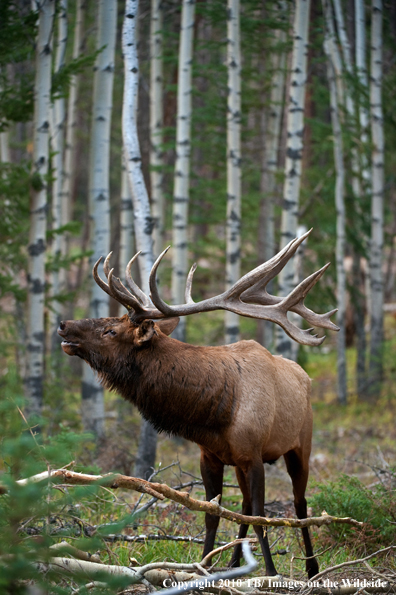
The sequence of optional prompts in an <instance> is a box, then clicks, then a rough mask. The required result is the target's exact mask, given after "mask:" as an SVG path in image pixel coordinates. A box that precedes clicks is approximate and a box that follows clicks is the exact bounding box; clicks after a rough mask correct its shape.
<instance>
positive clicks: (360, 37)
mask: <svg viewBox="0 0 396 595" xmlns="http://www.w3.org/2000/svg"><path fill="white" fill-rule="evenodd" d="M355 37H356V40H355V46H356V47H355V55H356V71H357V75H358V79H359V82H360V84H361V87H362V88H364V89H368V80H367V61H366V19H365V6H364V0H355ZM359 97H360V98H361V97H362V92H360V93H359ZM359 123H360V140H361V142H362V143H363V145H365V144H367V143H368V141H369V135H368V128H369V113H368V110H367V108H366V106H365V103H364V98H363V99H361V100H360V101H359ZM361 167H362V177H363V180H366V182H369V181H370V178H371V172H370V169H369V167H368V163H367V159H366V156H365V154H364V152H362V155H361ZM364 190H366V191H368V188H367V187H366V188H364Z"/></svg>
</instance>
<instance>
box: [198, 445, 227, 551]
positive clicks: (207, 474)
mask: <svg viewBox="0 0 396 595" xmlns="http://www.w3.org/2000/svg"><path fill="white" fill-rule="evenodd" d="M223 473H224V465H223V463H222V462H221V461H220V459H218V458H217V457H216V456H215V455H213V454H211V453H209V452H207V451H205V450H203V449H201V475H202V480H203V483H204V486H205V493H206V500H208V501H209V500H212V499H213V498H216V496H218V495H219V494H220V495H222V493H223ZM219 521H220V517H218V516H217V515H214V514H209V513H206V514H205V527H206V535H205V544H204V549H203V554H202V557H203V558H204V557H205V556H206V555H207V554H209V552H211V551H212V550H213V546H214V542H215V538H216V531H217V527H218V526H219Z"/></svg>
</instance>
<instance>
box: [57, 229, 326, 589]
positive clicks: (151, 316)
mask: <svg viewBox="0 0 396 595" xmlns="http://www.w3.org/2000/svg"><path fill="white" fill-rule="evenodd" d="M305 237H306V235H305V236H302V238H299V239H297V240H293V241H292V242H290V244H288V246H286V247H285V248H284V249H283V250H282V251H281V252H280V253H279V254H278V255H276V256H275V257H274V258H273V259H271V260H270V261H268V262H267V263H264V264H263V265H261V266H260V267H257V269H255V270H254V271H252V272H251V273H248V275H245V277H242V279H241V280H240V281H238V283H237V284H236V285H235V286H234V287H233V288H232V289H231V290H228V291H227V292H225V293H224V294H222V295H221V296H217V297H215V298H211V299H209V300H204V301H203V302H200V303H198V304H195V303H194V302H193V301H192V299H191V284H192V275H193V272H194V270H195V268H194V267H193V268H192V270H191V272H190V275H189V277H188V280H187V289H186V304H185V305H182V306H174V307H171V306H168V305H167V304H165V303H164V302H163V301H162V300H161V298H160V297H159V295H158V290H157V288H156V283H155V274H156V269H157V267H158V264H159V262H160V260H161V258H162V256H163V254H164V253H163V254H162V255H161V256H160V257H159V259H158V260H157V261H156V263H155V264H154V266H153V269H152V272H151V277H150V289H151V299H152V302H151V301H150V300H149V298H148V297H147V296H145V294H144V293H143V292H141V290H140V289H139V288H138V287H137V286H136V284H135V283H134V281H133V280H132V278H131V275H130V265H129V266H128V267H127V282H128V285H129V288H130V290H131V291H129V290H127V289H126V288H125V287H124V285H123V284H122V283H121V281H120V280H119V279H118V278H116V277H114V276H113V271H112V270H110V269H109V264H108V258H109V257H108V258H107V259H106V261H105V265H104V271H105V274H106V277H107V280H108V283H105V282H104V281H103V280H101V279H100V277H99V276H98V273H97V268H98V264H99V262H100V261H98V263H96V265H95V267H94V277H95V280H96V281H97V283H99V285H100V286H101V287H102V288H103V289H104V291H106V292H107V293H109V294H110V295H112V296H113V297H115V298H116V299H117V300H118V301H119V302H121V303H122V304H123V305H124V306H125V307H126V308H127V309H128V314H126V315H125V316H123V317H121V318H104V319H88V320H80V321H66V322H62V323H61V324H60V328H59V330H58V332H59V334H60V335H61V336H62V338H63V342H62V348H63V350H64V351H65V352H66V353H67V354H68V355H77V356H79V357H81V358H82V359H84V360H85V361H86V362H87V363H88V364H89V365H90V366H91V367H92V368H93V369H94V370H96V372H97V373H98V375H99V378H100V379H101V381H102V383H103V384H104V385H105V386H106V387H107V388H109V389H114V390H116V391H117V392H119V393H120V394H121V395H122V396H123V397H124V398H125V399H127V400H129V401H132V402H133V403H134V404H135V405H136V406H137V407H138V409H139V410H140V412H141V413H142V415H143V416H144V417H145V418H146V419H148V420H149V421H151V422H152V424H153V425H154V427H155V428H156V429H157V430H158V431H163V432H167V433H169V434H174V435H177V436H183V437H184V438H186V439H188V440H192V441H194V442H196V443H197V444H198V445H199V446H200V449H201V473H202V478H203V482H204V485H205V490H206V498H207V499H208V500H211V499H212V498H215V497H216V496H218V495H219V494H220V495H221V493H222V485H223V470H224V465H232V466H234V467H235V470H236V476H237V479H238V483H239V486H240V488H241V491H242V495H243V504H242V511H243V513H244V514H246V515H257V516H264V487H265V478H264V467H263V463H265V462H267V463H272V462H274V461H276V460H277V459H278V458H280V457H281V456H283V457H284V459H285V462H286V466H287V470H288V473H289V475H290V477H291V480H292V483H293V493H294V503H295V508H296V514H297V516H298V518H306V517H307V504H306V500H305V489H306V485H307V481H308V472H309V456H310V452H311V439H312V411H311V404H310V392H311V386H310V380H309V378H308V376H307V374H306V373H305V372H304V371H303V370H302V368H301V367H300V366H298V365H297V364H296V363H294V362H292V361H290V360H287V359H283V358H282V357H279V356H273V355H271V354H270V353H269V352H268V351H267V350H266V349H265V348H264V347H262V346H261V345H259V344H258V343H256V342H255V341H239V342H238V343H235V344H232V345H225V346H221V347H198V346H193V345H188V344H185V343H181V342H179V341H176V340H175V339H172V338H170V337H169V336H168V335H170V333H171V332H172V330H173V329H174V328H175V327H176V325H177V323H178V320H179V319H178V316H183V315H187V314H190V313H194V312H199V311H208V310H214V309H218V308H223V309H231V310H232V311H237V312H238V313H239V314H243V315H247V316H254V317H257V318H264V319H266V320H272V321H274V322H276V323H277V324H280V325H281V326H282V327H283V328H284V329H285V331H286V332H287V333H288V334H289V335H290V336H291V337H293V338H294V339H296V340H297V341H299V342H300V343H305V344H311V345H315V344H319V343H321V342H322V340H323V338H322V339H319V338H317V337H316V336H312V335H311V334H309V332H308V331H303V330H301V329H299V328H298V327H296V326H294V325H293V324H292V323H291V322H290V321H289V320H288V319H287V311H288V310H294V311H296V312H298V313H300V314H301V315H302V316H304V318H305V319H306V320H308V321H309V322H311V323H314V324H316V325H317V326H321V327H325V328H332V329H334V330H336V329H337V327H336V326H335V325H334V324H333V323H332V322H331V321H330V316H331V315H332V314H333V312H329V313H327V314H323V315H318V314H315V313H314V312H312V311H311V310H308V309H307V308H306V307H305V306H304V304H303V301H304V298H305V295H306V294H307V292H308V291H309V289H310V288H311V287H312V286H313V285H314V284H315V283H316V281H317V280H318V279H319V278H320V276H321V275H322V274H323V272H324V270H325V268H326V267H324V268H323V269H321V270H320V271H318V272H316V273H314V275H311V276H310V277H308V278H307V279H306V280H304V281H303V282H302V283H301V284H300V285H299V286H298V287H297V288H296V289H295V290H293V292H291V294H290V295H289V296H288V297H287V298H284V299H282V298H277V297H275V296H271V295H269V294H268V293H267V292H266V290H265V287H266V285H267V283H268V281H269V280H270V279H272V278H273V277H274V276H275V275H276V274H278V272H279V270H281V268H282V267H283V266H284V265H285V264H286V262H287V261H288V260H289V259H290V257H291V256H292V255H293V254H294V253H295V251H296V250H297V247H298V246H299V244H300V243H301V242H302V241H303V239H304V238H305ZM134 258H135V257H134ZM133 260H134V259H132V261H133ZM132 261H131V262H132ZM130 264H131V263H130ZM153 304H154V305H153ZM218 523H219V517H217V516H214V515H210V514H206V518H205V524H206V538H205V545H204V552H203V553H204V555H206V554H207V553H209V552H210V551H212V549H213V546H214V541H215V536H216V530H217V527H218ZM254 529H255V532H256V534H257V536H258V539H259V542H260V546H261V549H262V552H263V556H264V560H265V565H266V572H267V575H269V576H275V575H276V569H275V566H274V564H273V561H272V558H271V554H270V550H269V544H268V538H267V535H266V534H264V533H263V528H262V527H254ZM247 530H248V526H247V525H242V526H241V527H240V530H239V537H245V536H246V534H247ZM302 534H303V539H304V544H305V550H306V556H307V558H309V559H308V560H307V562H306V568H307V572H308V575H309V577H313V576H314V575H315V574H317V572H318V564H317V561H316V559H315V558H314V557H313V550H312V545H311V540H310V536H309V531H308V529H307V528H303V529H302ZM240 555H241V548H240V546H237V547H236V548H235V550H234V553H233V557H232V560H231V564H232V565H234V566H236V565H239V559H240Z"/></svg>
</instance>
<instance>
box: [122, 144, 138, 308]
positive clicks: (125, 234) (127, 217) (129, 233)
mask: <svg viewBox="0 0 396 595" xmlns="http://www.w3.org/2000/svg"><path fill="white" fill-rule="evenodd" d="M134 236H135V233H134V226H133V205H132V196H131V191H130V187H129V177H128V172H127V169H126V166H125V155H124V151H123V154H122V165H121V204H120V256H119V268H120V274H121V275H123V274H124V271H125V269H126V266H127V264H128V262H129V261H130V259H131V258H132V256H133V255H134V254H135V250H134V245H135V240H134ZM119 314H120V316H123V315H124V314H125V308H124V306H122V305H121V304H120V307H119Z"/></svg>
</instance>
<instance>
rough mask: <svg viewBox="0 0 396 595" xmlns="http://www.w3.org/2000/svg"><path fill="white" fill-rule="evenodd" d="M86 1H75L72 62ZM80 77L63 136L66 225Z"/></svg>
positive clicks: (73, 86) (78, 46)
mask: <svg viewBox="0 0 396 595" xmlns="http://www.w3.org/2000/svg"><path fill="white" fill-rule="evenodd" d="M85 6H86V0H77V3H76V19H75V24H74V40H73V60H76V59H77V58H78V57H79V56H80V54H81V52H82V47H81V46H82V40H83V28H84V15H85ZM79 82H80V76H78V75H73V76H72V77H71V79H70V87H69V98H68V103H67V123H66V134H65V150H64V168H63V189H62V195H63V201H62V221H63V225H66V224H67V223H68V222H69V221H70V220H71V208H72V206H71V202H72V191H73V185H74V178H75V172H76V167H75V166H76V162H75V149H76V147H75V144H76V130H77V98H78V89H79ZM64 237H65V244H66V246H65V250H66V251H67V234H65V236H64Z"/></svg>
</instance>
